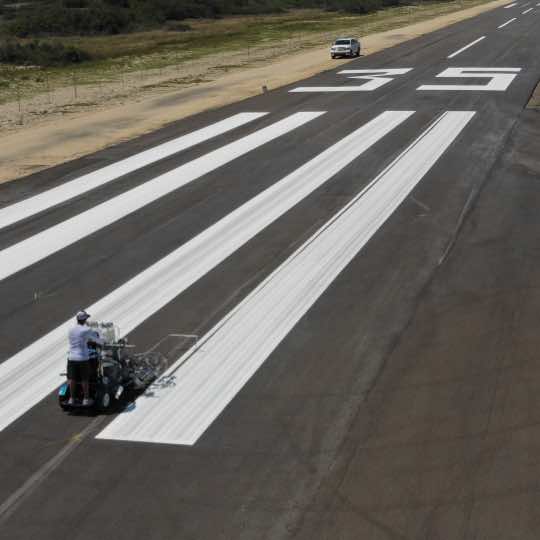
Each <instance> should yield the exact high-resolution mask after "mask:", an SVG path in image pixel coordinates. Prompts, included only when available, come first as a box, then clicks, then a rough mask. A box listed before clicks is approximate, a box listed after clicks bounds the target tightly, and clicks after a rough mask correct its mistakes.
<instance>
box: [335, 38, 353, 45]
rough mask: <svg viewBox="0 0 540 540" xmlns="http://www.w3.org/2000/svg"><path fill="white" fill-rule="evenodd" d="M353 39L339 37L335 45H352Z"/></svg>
mask: <svg viewBox="0 0 540 540" xmlns="http://www.w3.org/2000/svg"><path fill="white" fill-rule="evenodd" d="M350 44H351V41H350V40H349V39H338V40H336V43H335V45H350Z"/></svg>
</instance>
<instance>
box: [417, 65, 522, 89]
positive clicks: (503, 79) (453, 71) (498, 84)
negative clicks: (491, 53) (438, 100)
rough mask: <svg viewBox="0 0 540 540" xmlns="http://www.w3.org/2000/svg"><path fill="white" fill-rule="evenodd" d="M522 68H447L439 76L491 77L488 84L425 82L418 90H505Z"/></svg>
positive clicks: (456, 77)
mask: <svg viewBox="0 0 540 540" xmlns="http://www.w3.org/2000/svg"><path fill="white" fill-rule="evenodd" d="M520 71H521V68H481V67H471V68H461V67H452V68H447V69H445V70H444V71H442V72H441V73H439V74H438V75H437V76H436V77H437V78H449V79H469V78H473V79H479V78H480V79H482V78H483V79H491V81H489V82H488V84H423V85H422V86H419V87H418V88H417V90H438V91H448V90H457V91H463V90H468V91H492V92H504V91H505V90H506V89H507V88H508V87H509V86H510V84H511V83H512V81H513V80H514V79H515V78H516V76H517V75H516V74H517V73H519V72H520Z"/></svg>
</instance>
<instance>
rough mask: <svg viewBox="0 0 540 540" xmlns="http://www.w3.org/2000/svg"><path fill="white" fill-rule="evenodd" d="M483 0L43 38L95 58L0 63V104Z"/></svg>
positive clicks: (275, 48) (221, 66) (223, 65)
mask: <svg viewBox="0 0 540 540" xmlns="http://www.w3.org/2000/svg"><path fill="white" fill-rule="evenodd" d="M487 1H488V0H463V1H455V0H454V1H450V2H440V3H437V2H430V3H421V4H418V5H415V6H400V7H391V8H388V9H384V10H381V11H378V12H376V13H371V14H368V15H345V14H341V13H328V12H324V11H321V10H297V11H293V12H290V13H287V14H280V15H263V16H250V17H229V18H226V19H222V20H194V21H186V22H187V23H188V24H189V25H190V27H191V28H192V30H191V31H187V32H176V31H167V30H157V31H148V32H140V33H135V34H124V35H115V36H96V37H71V38H50V40H51V41H58V40H61V41H62V42H63V43H64V44H66V45H75V46H77V47H80V48H83V49H84V50H86V51H88V52H89V53H90V54H91V55H92V56H93V57H94V58H95V60H94V61H92V62H88V63H85V64H81V65H76V66H73V67H63V68H48V69H41V68H38V67H30V68H25V69H21V68H19V69H15V68H13V67H10V66H1V65H0V103H9V102H17V101H19V100H23V101H24V100H25V99H28V98H30V97H31V96H33V95H36V94H45V93H49V94H52V93H54V91H55V89H57V88H62V87H67V86H70V87H72V89H73V97H74V99H77V96H78V94H80V93H81V92H80V87H81V86H84V85H100V86H102V87H111V86H114V87H115V89H116V90H115V92H114V93H117V94H125V91H126V88H127V87H129V88H131V89H133V88H134V87H141V88H143V87H144V86H145V84H147V83H150V81H147V79H152V82H151V84H155V78H156V76H158V77H159V76H160V75H161V74H162V71H164V70H166V69H167V68H170V67H171V66H175V67H176V70H177V73H178V75H182V72H183V71H184V70H185V71H189V72H191V71H193V69H192V66H190V64H193V63H201V62H205V60H207V59H208V58H209V57H215V56H216V55H217V56H218V57H220V55H221V56H222V58H218V60H219V61H218V62H216V61H215V58H214V60H213V61H212V62H210V63H211V64H214V65H213V66H212V68H211V69H212V70H213V71H216V70H218V71H219V70H221V71H228V70H230V69H234V68H236V67H240V66H244V65H245V64H246V63H253V62H260V61H264V59H265V58H272V59H273V58H276V57H278V56H280V55H285V54H288V52H289V50H293V51H297V50H298V49H301V48H305V47H306V48H307V47H312V46H313V45H320V44H321V43H325V42H328V41H330V40H331V39H333V38H334V37H335V36H337V35H339V34H354V35H357V36H360V37H361V36H362V35H367V34H373V33H375V32H381V31H384V30H390V29H393V28H397V27H400V26H403V25H406V24H411V23H414V22H418V21H422V20H426V19H429V18H432V17H435V16H437V15H442V14H446V13H451V12H454V11H457V10H459V9H461V8H467V7H472V6H475V5H478V4H482V3H486V2H487ZM233 52H237V53H239V55H240V56H245V58H241V60H240V61H236V59H235V61H234V62H232V63H231V61H230V58H229V53H233ZM215 64H217V66H216V65H215ZM198 77H199V78H204V79H205V78H206V76H205V74H204V73H203V74H202V75H201V74H200V75H198ZM175 78H177V79H178V80H179V81H182V80H183V79H185V78H184V77H181V76H177V77H175ZM189 78H190V77H187V79H188V80H189ZM180 84H182V83H180ZM186 84H192V83H191V82H189V81H188V82H187V83H186ZM104 93H106V92H104ZM109 93H110V92H109Z"/></svg>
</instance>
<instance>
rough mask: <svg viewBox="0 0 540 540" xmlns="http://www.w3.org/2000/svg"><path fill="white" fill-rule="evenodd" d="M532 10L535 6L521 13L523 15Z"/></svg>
mask: <svg viewBox="0 0 540 540" xmlns="http://www.w3.org/2000/svg"><path fill="white" fill-rule="evenodd" d="M532 10H533V8H529V9H526V10H525V11H522V12H521V14H522V15H527V13H529V12H530V11H532Z"/></svg>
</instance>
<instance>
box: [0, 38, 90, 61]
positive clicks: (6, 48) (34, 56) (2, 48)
mask: <svg viewBox="0 0 540 540" xmlns="http://www.w3.org/2000/svg"><path fill="white" fill-rule="evenodd" d="M86 60H90V55H89V54H88V53H86V52H85V51H82V50H80V49H77V48H75V47H65V46H64V45H62V44H61V43H45V42H39V41H33V42H32V43H26V44H21V43H16V42H12V41H7V42H4V43H0V63H2V64H16V65H32V66H63V65H68V64H78V63H80V62H84V61H86Z"/></svg>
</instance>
